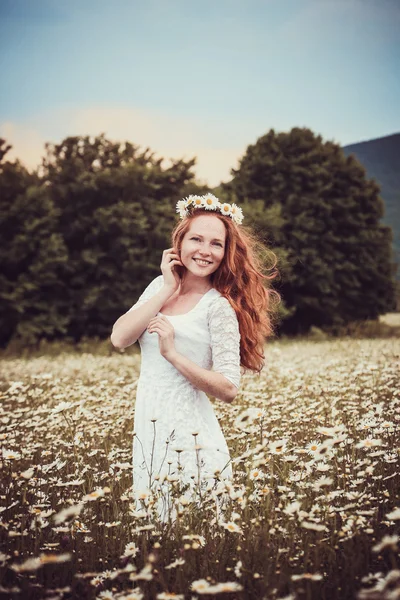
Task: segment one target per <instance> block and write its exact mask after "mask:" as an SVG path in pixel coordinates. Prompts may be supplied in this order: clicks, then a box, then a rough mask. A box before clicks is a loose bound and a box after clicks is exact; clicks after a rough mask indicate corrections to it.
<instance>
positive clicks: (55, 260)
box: [0, 140, 68, 345]
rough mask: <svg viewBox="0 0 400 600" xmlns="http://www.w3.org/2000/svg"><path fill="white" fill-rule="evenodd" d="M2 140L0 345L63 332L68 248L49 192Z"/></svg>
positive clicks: (0, 177)
mask: <svg viewBox="0 0 400 600" xmlns="http://www.w3.org/2000/svg"><path fill="white" fill-rule="evenodd" d="M9 148H10V146H8V147H7V146H6V144H5V142H4V140H0V157H1V159H0V197H1V212H0V238H1V240H2V244H1V249H0V331H1V334H0V344H3V345H4V344H5V343H6V342H9V341H10V340H11V339H12V338H19V339H20V340H22V342H23V343H26V344H28V345H29V344H32V343H33V342H35V340H36V339H37V338H39V337H40V336H47V337H49V338H51V337H53V336H55V335H62V334H65V332H66V326H67V324H68V317H67V316H66V314H65V312H64V309H63V283H62V270H63V267H64V265H65V263H66V261H67V256H68V255H67V250H66V247H65V244H64V240H63V238H62V235H61V234H60V233H59V232H57V219H58V213H57V210H56V208H55V206H54V203H53V202H52V199H51V198H50V195H49V192H48V190H47V189H46V188H45V187H44V186H42V185H40V181H39V179H38V177H37V175H35V174H31V173H28V171H27V170H26V169H25V168H24V167H23V166H22V165H21V164H20V163H19V162H18V161H17V162H8V161H6V160H5V155H6V152H7V150H8V149H9Z"/></svg>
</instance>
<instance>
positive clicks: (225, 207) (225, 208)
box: [220, 202, 232, 217]
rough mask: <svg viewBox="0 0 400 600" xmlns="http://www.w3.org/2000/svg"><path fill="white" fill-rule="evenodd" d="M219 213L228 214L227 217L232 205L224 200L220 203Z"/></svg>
mask: <svg viewBox="0 0 400 600" xmlns="http://www.w3.org/2000/svg"><path fill="white" fill-rule="evenodd" d="M220 209H221V213H222V214H223V215H228V216H229V217H230V216H231V214H232V206H231V205H230V204H228V202H224V203H223V204H221V207H220Z"/></svg>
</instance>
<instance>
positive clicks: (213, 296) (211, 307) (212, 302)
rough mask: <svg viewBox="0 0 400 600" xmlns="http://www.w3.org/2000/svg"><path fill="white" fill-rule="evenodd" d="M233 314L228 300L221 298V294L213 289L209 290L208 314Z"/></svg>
mask: <svg viewBox="0 0 400 600" xmlns="http://www.w3.org/2000/svg"><path fill="white" fill-rule="evenodd" d="M232 311H233V312H235V310H234V308H233V306H232V304H231V303H230V302H229V300H228V298H226V297H225V296H223V295H222V294H221V292H219V291H218V290H216V289H215V288H213V289H212V290H210V297H209V302H208V314H209V315H212V314H213V313H215V312H223V313H227V312H232Z"/></svg>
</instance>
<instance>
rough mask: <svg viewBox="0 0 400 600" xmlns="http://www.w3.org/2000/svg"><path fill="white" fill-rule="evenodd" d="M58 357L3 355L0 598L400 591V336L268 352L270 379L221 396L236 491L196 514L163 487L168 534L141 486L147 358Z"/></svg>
mask: <svg viewBox="0 0 400 600" xmlns="http://www.w3.org/2000/svg"><path fill="white" fill-rule="evenodd" d="M59 350H60V348H59V347H58V351H57V345H54V348H53V351H52V350H51V347H47V348H46V353H45V354H42V355H41V354H40V353H39V352H37V353H36V354H32V355H26V356H20V357H15V356H14V357H13V356H3V360H2V383H1V396H2V399H1V400H2V401H1V413H0V422H1V434H0V441H1V444H2V451H1V455H0V458H1V493H0V506H1V507H0V511H1V512H0V540H1V552H0V574H1V580H2V583H1V587H0V600H1V598H5V597H12V598H23V599H24V600H25V599H26V598H45V597H49V598H50V597H51V598H82V599H83V598H85V599H86V598H116V599H117V598H118V599H130V600H133V599H136V598H143V599H153V598H159V599H161V600H162V599H163V598H164V599H165V598H182V599H183V598H185V599H191V598H200V597H204V598H213V597H217V596H219V595H220V594H223V595H224V597H227V598H238V599H239V598H240V599H242V598H257V599H261V598H266V599H268V600H269V599H271V600H272V599H273V600H275V599H278V598H286V599H287V600H289V599H291V600H295V599H296V600H297V599H303V598H304V599H306V598H307V599H314V598H315V599H318V600H319V599H324V600H335V599H338V600H342V599H346V598H356V597H357V596H358V597H359V598H389V595H388V594H389V593H392V590H393V588H395V587H396V585H397V583H396V569H399V568H400V564H399V553H398V550H399V545H398V543H399V537H398V535H397V534H398V529H399V528H398V525H399V518H400V514H399V513H400V509H399V507H400V497H399V496H400V471H399V423H400V385H399V383H400V381H399V380H400V373H399V362H400V361H399V359H400V340H399V338H395V337H392V338H391V337H388V338H386V339H379V338H376V339H351V338H344V339H333V340H332V339H327V340H320V341H313V340H301V341H293V340H286V341H285V342H274V343H270V344H269V345H268V346H267V349H266V355H267V364H266V367H265V369H264V370H263V372H262V374H261V376H260V377H257V376H250V375H247V376H245V377H243V380H242V384H241V390H240V393H239V395H238V396H237V397H236V399H235V401H234V402H233V404H231V405H225V404H223V403H222V402H220V401H218V400H215V399H214V400H213V403H214V409H215V411H216V413H217V415H218V417H219V419H220V422H221V426H222V428H223V430H224V433H225V437H226V439H227V442H228V445H229V448H230V451H231V456H232V459H233V471H234V478H233V480H232V481H231V482H229V481H227V482H224V481H223V480H222V479H221V481H220V482H218V481H216V482H210V489H209V491H208V492H207V494H206V495H205V496H203V497H202V500H201V502H198V503H188V502H187V500H186V498H185V497H184V495H183V494H182V493H181V490H180V489H179V485H180V484H179V481H177V482H175V483H174V482H173V481H170V482H167V484H168V485H169V489H170V492H171V496H172V498H173V504H174V506H175V508H176V511H177V518H176V519H175V520H173V521H172V520H171V521H170V522H166V523H164V522H160V521H158V520H157V518H156V515H155V514H154V510H152V508H154V504H153V503H154V502H155V498H153V497H152V495H148V496H146V495H144V497H143V509H142V510H139V511H136V510H134V504H133V497H132V493H131V485H132V470H131V469H132V433H133V419H134V404H135V389H136V384H137V377H138V373H139V368H140V355H139V354H138V353H137V352H136V351H134V350H133V349H132V350H131V349H129V351H127V352H124V353H119V352H117V351H113V350H112V349H110V347H109V346H108V347H107V346H104V345H103V346H102V347H101V349H100V351H99V352H98V353H95V352H91V348H90V343H89V342H87V345H86V347H84V348H82V346H81V347H80V349H79V351H68V352H67V351H62V352H60V351H59ZM41 352H43V348H42V349H41ZM211 483H215V485H214V486H213V488H212V486H211ZM217 497H218V498H219V499H220V500H223V502H224V503H225V506H226V507H227V508H226V509H225V510H224V511H223V512H217V511H216V498H217ZM396 597H399V596H396Z"/></svg>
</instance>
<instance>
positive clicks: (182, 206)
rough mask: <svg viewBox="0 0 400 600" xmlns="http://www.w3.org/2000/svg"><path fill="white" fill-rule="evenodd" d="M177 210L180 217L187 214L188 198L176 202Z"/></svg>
mask: <svg viewBox="0 0 400 600" xmlns="http://www.w3.org/2000/svg"><path fill="white" fill-rule="evenodd" d="M176 212H177V213H179V216H180V217H183V216H185V214H186V200H178V202H177V203H176Z"/></svg>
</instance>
